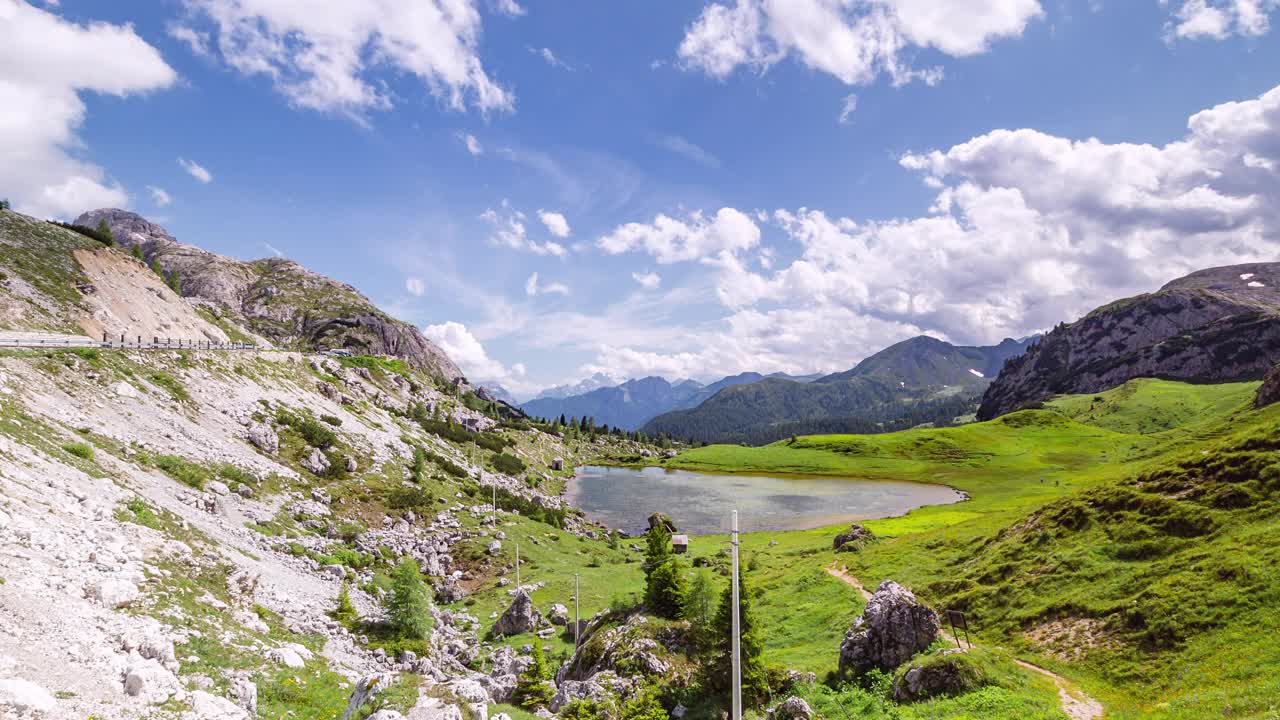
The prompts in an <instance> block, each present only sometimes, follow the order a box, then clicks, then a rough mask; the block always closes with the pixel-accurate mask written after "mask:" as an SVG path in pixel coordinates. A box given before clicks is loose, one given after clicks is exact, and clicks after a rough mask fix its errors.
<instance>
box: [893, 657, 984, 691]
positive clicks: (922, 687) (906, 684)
mask: <svg viewBox="0 0 1280 720" xmlns="http://www.w3.org/2000/svg"><path fill="white" fill-rule="evenodd" d="M981 684H982V674H981V673H980V672H979V671H978V669H977V667H976V666H974V664H973V663H971V662H969V657H968V656H967V655H965V654H964V653H963V652H961V651H960V650H957V649H955V648H952V649H950V650H948V651H946V652H944V653H942V654H941V655H938V656H934V657H930V658H928V659H927V660H925V661H924V662H921V663H920V664H918V665H916V666H914V667H910V668H908V669H907V671H906V672H905V673H902V675H901V676H899V677H898V679H897V680H895V681H894V683H893V699H894V702H913V701H915V700H924V699H926V698H932V697H939V696H942V695H958V694H960V693H963V692H967V691H969V690H973V689H975V688H977V687H978V686H979V685H981Z"/></svg>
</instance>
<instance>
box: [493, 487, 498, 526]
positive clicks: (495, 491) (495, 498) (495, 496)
mask: <svg viewBox="0 0 1280 720" xmlns="http://www.w3.org/2000/svg"><path fill="white" fill-rule="evenodd" d="M493 529H494V530H497V529H498V479H497V478H494V479H493Z"/></svg>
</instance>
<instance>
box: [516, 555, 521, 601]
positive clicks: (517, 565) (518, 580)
mask: <svg viewBox="0 0 1280 720" xmlns="http://www.w3.org/2000/svg"><path fill="white" fill-rule="evenodd" d="M519 593H520V546H519V545H516V594H519Z"/></svg>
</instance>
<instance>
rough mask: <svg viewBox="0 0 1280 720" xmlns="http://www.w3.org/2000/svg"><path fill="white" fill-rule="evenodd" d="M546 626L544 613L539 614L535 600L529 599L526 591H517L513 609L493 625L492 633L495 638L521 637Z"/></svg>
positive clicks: (508, 610) (508, 609)
mask: <svg viewBox="0 0 1280 720" xmlns="http://www.w3.org/2000/svg"><path fill="white" fill-rule="evenodd" d="M544 625H546V620H544V619H543V618H542V613H540V612H538V608H537V606H535V605H534V604H533V598H531V597H529V593H528V592H526V591H525V590H523V589H521V590H517V591H516V596H515V598H514V599H513V600H512V601H511V607H509V608H507V611H506V612H505V613H503V614H502V617H500V618H498V621H497V622H495V623H494V624H493V630H492V631H491V632H492V634H493V636H494V637H507V636H510V635H519V634H520V633H526V632H530V631H533V630H537V629H538V628H541V627H543V626H544Z"/></svg>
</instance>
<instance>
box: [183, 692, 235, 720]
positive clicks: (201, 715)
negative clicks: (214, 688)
mask: <svg viewBox="0 0 1280 720" xmlns="http://www.w3.org/2000/svg"><path fill="white" fill-rule="evenodd" d="M191 715H192V716H191V720H247V718H248V717H249V715H248V713H246V712H245V711H244V709H243V708H241V707H240V706H238V705H236V704H235V703H233V702H231V701H230V700H228V699H226V698H220V697H218V696H217V695H211V694H209V693H207V692H205V691H203V690H196V691H195V692H193V693H191Z"/></svg>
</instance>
